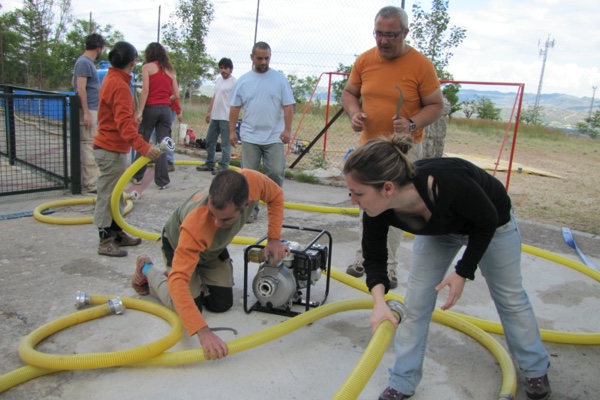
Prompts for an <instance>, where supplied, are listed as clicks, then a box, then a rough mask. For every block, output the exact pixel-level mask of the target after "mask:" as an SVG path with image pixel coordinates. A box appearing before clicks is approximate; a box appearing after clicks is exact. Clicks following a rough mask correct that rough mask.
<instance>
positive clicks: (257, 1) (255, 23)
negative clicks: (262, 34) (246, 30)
mask: <svg viewBox="0 0 600 400" xmlns="http://www.w3.org/2000/svg"><path fill="white" fill-rule="evenodd" d="M259 11H260V0H256V22H254V44H256V34H257V33H258V12H259Z"/></svg>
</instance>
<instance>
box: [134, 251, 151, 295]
mask: <svg viewBox="0 0 600 400" xmlns="http://www.w3.org/2000/svg"><path fill="white" fill-rule="evenodd" d="M146 264H152V260H151V259H150V257H148V255H147V254H140V255H139V256H137V258H136V259H135V273H134V274H133V276H132V277H131V287H133V289H134V290H135V291H136V292H137V294H139V295H140V296H148V295H149V294H150V287H149V286H148V278H147V277H146V276H145V275H144V274H143V273H142V269H143V268H144V265H146Z"/></svg>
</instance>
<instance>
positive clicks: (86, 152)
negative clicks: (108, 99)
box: [79, 109, 98, 193]
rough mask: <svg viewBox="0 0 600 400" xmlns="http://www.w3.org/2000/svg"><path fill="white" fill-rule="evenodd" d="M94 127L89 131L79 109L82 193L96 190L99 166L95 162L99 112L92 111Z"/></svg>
mask: <svg viewBox="0 0 600 400" xmlns="http://www.w3.org/2000/svg"><path fill="white" fill-rule="evenodd" d="M90 114H92V127H91V129H87V128H86V127H85V125H84V123H83V111H82V110H81V109H79V129H80V146H81V147H80V152H79V154H80V157H81V160H80V161H81V191H82V193H86V192H90V191H92V190H96V189H97V187H96V182H97V180H98V166H97V165H96V161H95V160H94V153H93V146H94V135H95V134H96V133H97V132H98V111H94V110H90Z"/></svg>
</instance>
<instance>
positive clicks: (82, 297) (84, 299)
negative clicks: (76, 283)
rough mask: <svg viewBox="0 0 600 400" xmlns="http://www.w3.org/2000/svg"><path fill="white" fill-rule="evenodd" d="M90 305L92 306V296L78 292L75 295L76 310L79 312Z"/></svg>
mask: <svg viewBox="0 0 600 400" xmlns="http://www.w3.org/2000/svg"><path fill="white" fill-rule="evenodd" d="M88 305H90V295H89V294H87V293H85V292H82V291H81V290H78V291H77V293H75V308H76V309H78V310H79V309H81V308H83V307H84V306H88Z"/></svg>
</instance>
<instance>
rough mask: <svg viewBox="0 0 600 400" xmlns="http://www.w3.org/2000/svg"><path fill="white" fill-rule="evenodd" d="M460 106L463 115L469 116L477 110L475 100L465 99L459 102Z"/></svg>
mask: <svg viewBox="0 0 600 400" xmlns="http://www.w3.org/2000/svg"><path fill="white" fill-rule="evenodd" d="M460 105H461V107H462V112H463V114H465V117H467V118H471V117H472V116H473V114H475V112H477V103H476V102H475V100H467V101H463V102H462V103H460Z"/></svg>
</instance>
